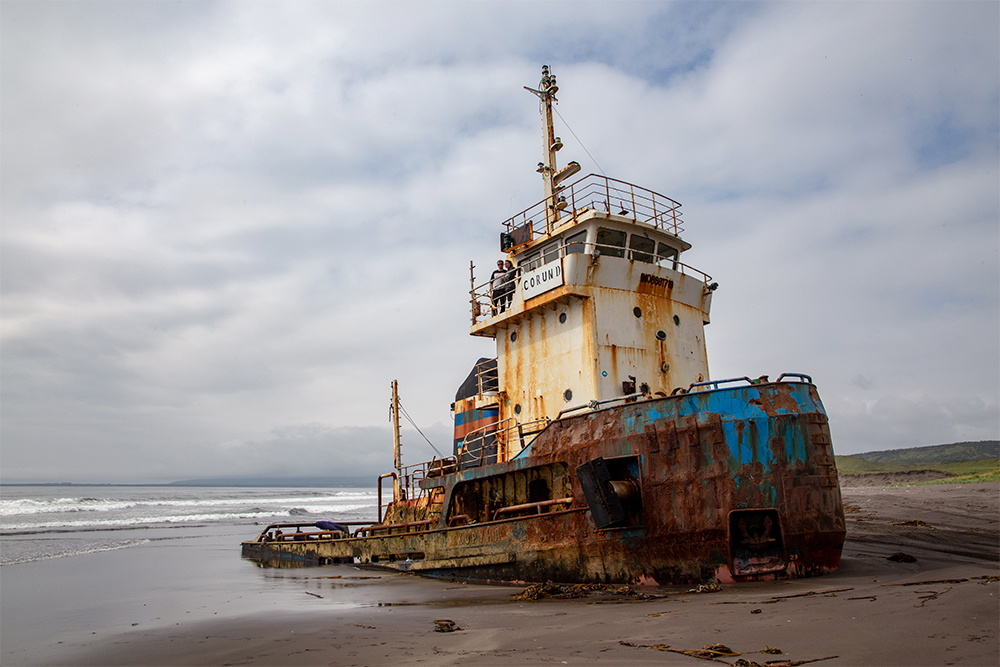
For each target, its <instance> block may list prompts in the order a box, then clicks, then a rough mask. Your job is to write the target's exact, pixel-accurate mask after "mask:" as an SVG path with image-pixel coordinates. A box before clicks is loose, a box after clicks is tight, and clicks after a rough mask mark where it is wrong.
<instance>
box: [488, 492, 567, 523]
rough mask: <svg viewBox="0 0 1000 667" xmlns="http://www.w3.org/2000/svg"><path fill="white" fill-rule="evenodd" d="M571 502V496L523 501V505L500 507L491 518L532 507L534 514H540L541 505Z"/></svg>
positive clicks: (547, 505) (549, 505)
mask: <svg viewBox="0 0 1000 667" xmlns="http://www.w3.org/2000/svg"><path fill="white" fill-rule="evenodd" d="M572 502H573V498H572V497H569V498H556V499H555V500H541V501H539V502H537V503H525V504H523V505H511V506H510V507H501V508H500V509H498V510H497V511H496V512H494V513H493V520H494V521H496V518H497V517H498V516H500V515H501V514H510V513H511V512H522V511H524V510H530V509H534V510H535V513H536V514H541V509H542V508H543V507H551V506H552V505H570V504H572Z"/></svg>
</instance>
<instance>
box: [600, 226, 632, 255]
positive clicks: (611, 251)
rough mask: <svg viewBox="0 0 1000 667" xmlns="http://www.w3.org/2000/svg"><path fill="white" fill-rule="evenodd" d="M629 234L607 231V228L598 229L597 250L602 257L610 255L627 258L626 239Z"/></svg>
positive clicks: (614, 230)
mask: <svg viewBox="0 0 1000 667" xmlns="http://www.w3.org/2000/svg"><path fill="white" fill-rule="evenodd" d="M626 236H627V234H625V232H620V231H618V230H617V229H607V228H606V227H598V228H597V244H596V245H597V249H598V250H599V251H600V252H601V254H602V255H610V256H611V257H624V256H625V237H626Z"/></svg>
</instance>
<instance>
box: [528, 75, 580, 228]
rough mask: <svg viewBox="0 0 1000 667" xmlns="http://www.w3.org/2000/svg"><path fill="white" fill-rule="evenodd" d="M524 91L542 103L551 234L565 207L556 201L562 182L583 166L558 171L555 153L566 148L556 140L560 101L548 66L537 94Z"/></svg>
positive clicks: (542, 170) (571, 165) (543, 167)
mask: <svg viewBox="0 0 1000 667" xmlns="http://www.w3.org/2000/svg"><path fill="white" fill-rule="evenodd" d="M524 89H525V90H527V91H528V92H529V93H533V94H534V95H536V96H537V97H538V99H539V100H541V102H542V119H543V121H544V123H545V127H544V132H543V133H542V155H543V157H544V161H543V162H539V163H538V173H540V174H541V175H542V182H543V183H544V184H545V202H546V205H545V231H547V232H551V231H552V230H553V229H554V228H555V223H556V221H558V220H559V210H560V209H561V208H564V207H565V204H562V205H560V202H559V201H557V195H558V194H559V190H561V189H562V188H560V187H558V185H559V182H560V181H562V180H563V179H565V178H566V177H568V176H572V175H573V174H575V173H576V172H578V171H580V165H579V164H578V163H576V162H570V163H569V164H568V165H566V168H565V169H563V170H562V172H560V171H558V170H557V169H556V151H558V150H559V149H560V148H562V147H563V144H562V140H561V139H560V138H559V137H557V136H556V133H555V127H554V126H553V125H552V103H553V102H558V101H559V100H557V99H556V93H557V92H559V86H558V85H556V75H555V74H552V73H551V72H550V71H549V66H548V65H542V80H541V81H539V83H538V90H535V89H534V88H528V87H527V86H525V87H524Z"/></svg>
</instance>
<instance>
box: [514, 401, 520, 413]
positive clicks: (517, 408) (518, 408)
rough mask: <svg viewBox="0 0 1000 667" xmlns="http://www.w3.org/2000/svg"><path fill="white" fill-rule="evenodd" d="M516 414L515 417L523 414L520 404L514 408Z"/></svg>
mask: <svg viewBox="0 0 1000 667" xmlns="http://www.w3.org/2000/svg"><path fill="white" fill-rule="evenodd" d="M514 414H515V415H519V414H521V404H520V403H518V404H517V405H515V406H514Z"/></svg>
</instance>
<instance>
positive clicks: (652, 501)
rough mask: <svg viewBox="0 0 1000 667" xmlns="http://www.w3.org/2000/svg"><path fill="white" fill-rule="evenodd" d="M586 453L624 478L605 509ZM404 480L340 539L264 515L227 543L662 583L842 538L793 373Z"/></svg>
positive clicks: (779, 569) (828, 546) (296, 558)
mask: <svg viewBox="0 0 1000 667" xmlns="http://www.w3.org/2000/svg"><path fill="white" fill-rule="evenodd" d="M594 462H602V464H603V468H604V470H605V471H607V474H608V475H609V476H610V478H611V480H610V481H612V482H614V481H620V482H624V483H625V484H626V485H628V486H629V487H630V488H629V493H623V494H619V495H620V496H622V497H619V498H618V500H619V501H620V503H619V504H620V506H621V507H620V510H619V512H618V514H617V515H616V516H612V517H609V516H607V515H608V514H609V510H608V508H607V504H608V500H609V499H608V498H602V497H601V495H600V493H597V494H595V493H593V492H592V490H591V491H588V489H587V488H586V485H587V480H588V475H590V472H589V471H591V469H592V468H593V467H594V465H593V463H594ZM420 486H421V487H422V488H424V489H425V490H426V491H427V494H426V496H424V497H423V498H418V499H414V500H411V501H400V502H397V503H393V507H392V510H394V514H391V515H387V517H386V519H385V521H383V522H382V523H380V524H376V525H373V526H370V527H367V528H361V529H358V530H356V531H355V533H354V535H351V536H346V535H338V536H333V535H324V534H323V533H316V532H313V531H294V532H291V533H283V534H281V535H280V536H276V535H275V532H276V528H277V526H272V527H269V529H268V530H265V531H264V532H263V533H262V534H261V535H260V536H259V537H258V539H257V540H255V541H252V542H246V543H244V544H243V555H244V556H246V557H248V558H253V559H254V560H257V561H260V562H262V563H268V564H270V565H276V566H279V567H280V566H282V565H292V564H323V563H337V562H350V563H355V562H356V563H362V564H367V565H374V566H380V567H386V568H391V569H396V570H402V571H413V572H419V573H422V574H426V575H430V576H438V577H449V578H458V579H463V580H480V581H553V582H594V583H633V584H668V583H691V582H700V581H733V580H736V581H739V580H759V579H772V578H777V577H786V576H792V577H801V576H814V575H819V574H823V573H826V572H829V571H832V570H834V569H836V568H837V566H838V564H839V561H840V553H841V548H842V546H843V542H844V535H845V531H844V513H843V506H842V503H841V496H840V487H839V484H838V479H837V472H836V467H835V465H834V460H833V452H832V449H831V442H830V433H829V427H828V424H827V417H826V413H825V411H824V409H823V406H822V403H821V401H820V399H819V395H818V393H817V391H816V388H815V386H814V385H813V384H811V383H810V382H805V381H782V382H773V383H763V384H756V385H754V384H747V385H745V386H738V387H725V388H719V389H714V390H711V389H710V390H707V391H700V392H691V393H686V394H679V395H675V396H671V397H666V398H653V399H650V400H643V401H635V402H632V403H627V404H625V405H620V406H614V407H609V408H606V409H600V410H595V411H592V412H590V413H587V414H581V415H577V416H568V417H563V418H562V419H559V420H557V421H554V422H552V423H551V424H550V425H549V426H548V427H547V428H545V429H544V430H543V431H541V432H540V433H538V435H537V437H536V438H535V439H534V441H533V442H532V443H531V444H530V446H529V447H528V448H526V449H525V450H524V451H523V452H522V454H521V455H520V456H517V457H515V458H512V459H511V460H508V461H503V462H500V463H494V464H490V465H484V466H478V467H473V468H469V469H467V470H461V471H457V470H456V471H454V472H450V473H446V474H441V475H439V476H432V477H428V478H426V479H424V480H422V482H421V484H420ZM533 494H534V495H533ZM630 494H631V495H630ZM624 496H628V497H624ZM612 513H613V511H612ZM392 517H395V518H392ZM595 517H596V518H595ZM609 518H610V519H611V521H610V525H606V526H605V527H603V528H599V527H597V525H598V523H600V522H602V521H603V522H608V520H609Z"/></svg>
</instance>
